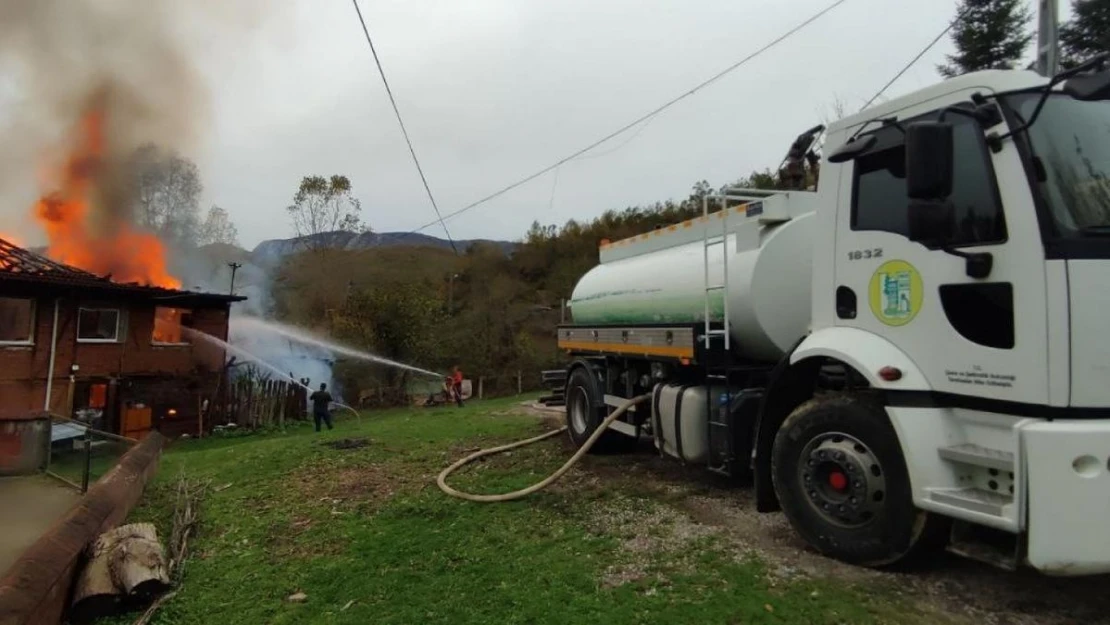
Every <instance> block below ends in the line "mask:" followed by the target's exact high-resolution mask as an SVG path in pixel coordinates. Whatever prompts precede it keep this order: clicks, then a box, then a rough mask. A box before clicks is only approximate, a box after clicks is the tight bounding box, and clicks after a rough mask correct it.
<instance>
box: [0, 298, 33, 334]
mask: <svg viewBox="0 0 1110 625" xmlns="http://www.w3.org/2000/svg"><path fill="white" fill-rule="evenodd" d="M34 323H35V300H33V299H30V298H25V297H0V345H2V344H9V345H13V344H14V345H29V344H30V343H32V342H33V338H32V337H33V334H34Z"/></svg>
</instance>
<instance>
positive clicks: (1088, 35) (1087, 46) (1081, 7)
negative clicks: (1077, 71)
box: [1060, 0, 1110, 67]
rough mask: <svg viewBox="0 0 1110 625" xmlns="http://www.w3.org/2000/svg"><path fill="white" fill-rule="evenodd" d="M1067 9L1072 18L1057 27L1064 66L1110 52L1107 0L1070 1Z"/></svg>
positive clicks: (1109, 7) (1074, 64)
mask: <svg viewBox="0 0 1110 625" xmlns="http://www.w3.org/2000/svg"><path fill="white" fill-rule="evenodd" d="M1071 10H1072V13H1073V14H1074V16H1075V17H1074V18H1073V19H1072V20H1071V21H1070V22H1068V23H1066V24H1064V25H1063V26H1061V27H1060V48H1061V50H1060V52H1061V56H1062V57H1063V58H1062V59H1061V65H1063V66H1064V67H1074V66H1076V65H1078V64H1079V63H1081V62H1083V61H1086V60H1087V59H1090V58H1091V57H1093V56H1095V55H1097V54H1101V53H1104V52H1110V0H1072V3H1071Z"/></svg>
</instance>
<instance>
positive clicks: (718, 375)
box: [702, 196, 736, 476]
mask: <svg viewBox="0 0 1110 625" xmlns="http://www.w3.org/2000/svg"><path fill="white" fill-rule="evenodd" d="M711 199H713V200H717V199H719V200H720V209H719V211H718V212H715V213H712V214H711V213H710V212H709V204H710V200H711ZM729 212H730V211H729V207H728V197H727V196H719V197H715V198H710V197H709V196H706V197H703V198H702V221H703V222H704V224H705V230H704V237H703V247H704V249H703V257H702V259H703V262H704V271H703V277H704V284H705V311H704V315H705V317H704V321H705V328H704V331H703V333H702V340H703V341H704V343H705V344H704V347H705V350H704V352H703V354H704V363H703V366H704V368H705V383H706V393H705V397H706V402H707V404H708V405H707V406H706V409H707V410H708V412H707V415H708V428H709V432H708V437H709V441H708V442H709V470H710V471H713V472H714V473H719V474H721V475H725V476H731V475H733V463H734V462H735V459H736V456H735V452H734V450H733V449H732V447H733V445H732V441H733V434H732V423H731V422H732V418H731V415H730V414H729V407H730V406H731V404H732V389H731V388H730V380H731V376H730V375H729V374H730V368H731V364H732V359H731V351H732V332H731V330H732V327H731V324H730V321H729V317H728V304H729V302H728V299H729V297H728V295H729V294H728V266H729V252H728V215H729ZM711 215H712V216H711ZM714 220H716V221H718V222H720V224H721V229H720V234H711V233H712V232H713V231H714V230H716V227H715V226H716V224H714V223H713V222H714ZM718 246H720V250H721V251H720V254H721V276H722V277H721V282H720V283H719V284H718V283H712V282H710V268H711V263H710V251H711V249H713V250H714V252H715V249H714V248H717V247H718ZM718 293H719V294H720V297H721V300H722V302H721V303H722V310H721V312H722V314H721V317H722V318H721V319H720V321H719V322H717V321H716V320H715V319H714V316H713V312H714V310H713V309H714V306H713V305H712V304H713V300H714V298H715V296H716V295H717V294H718ZM722 387H723V392H724V394H725V396H726V398H727V400H726V401H725V403H724V407H723V408H722V406H721V404H720V395H719V392H720V390H721V388H722ZM715 389H716V390H718V393H714V392H713V391H714V390H715Z"/></svg>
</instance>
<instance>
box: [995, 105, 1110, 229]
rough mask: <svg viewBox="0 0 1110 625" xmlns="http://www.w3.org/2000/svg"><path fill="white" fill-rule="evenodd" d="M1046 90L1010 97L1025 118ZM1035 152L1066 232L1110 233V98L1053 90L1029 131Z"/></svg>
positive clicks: (1055, 217)
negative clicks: (1103, 99) (1081, 97)
mask: <svg viewBox="0 0 1110 625" xmlns="http://www.w3.org/2000/svg"><path fill="white" fill-rule="evenodd" d="M1039 97H1040V94H1037V93H1024V94H1016V95H1012V96H1009V97H1008V98H1007V102H1008V104H1009V105H1010V107H1011V110H1013V111H1014V112H1015V113H1016V114H1017V115H1018V117H1020V118H1021V121H1022V122H1024V121H1025V120H1028V119H1029V118H1030V117H1031V116H1032V115H1033V111H1034V109H1035V108H1036V106H1037V100H1038V98H1039ZM1028 133H1029V143H1030V144H1031V149H1032V152H1033V154H1032V157H1033V158H1034V159H1035V163H1036V164H1038V165H1039V166H1038V167H1037V169H1038V170H1043V172H1044V175H1043V180H1041V181H1040V188H1041V194H1042V196H1043V197H1044V200H1045V202H1046V203H1047V204H1048V208H1049V211H1050V212H1051V214H1052V219H1053V221H1054V222H1055V226H1056V233H1055V234H1056V235H1057V236H1061V237H1066V238H1067V237H1085V236H1108V235H1110V102H1082V101H1079V100H1074V99H1072V98H1071V97H1069V96H1066V95H1063V94H1053V95H1051V96H1049V98H1048V100H1047V101H1046V102H1045V106H1044V110H1042V111H1041V115H1040V117H1039V118H1038V119H1037V121H1036V123H1034V124H1033V126H1032V127H1031V128H1029V130H1028Z"/></svg>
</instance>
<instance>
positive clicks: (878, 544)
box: [771, 395, 944, 567]
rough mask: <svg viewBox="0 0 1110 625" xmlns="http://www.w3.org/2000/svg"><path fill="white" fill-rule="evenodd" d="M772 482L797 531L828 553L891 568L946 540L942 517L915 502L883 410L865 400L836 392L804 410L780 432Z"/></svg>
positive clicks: (799, 408) (794, 413) (890, 427)
mask: <svg viewBox="0 0 1110 625" xmlns="http://www.w3.org/2000/svg"><path fill="white" fill-rule="evenodd" d="M771 477H772V480H773V482H774V486H775V493H776V494H777V495H778V498H779V501H780V502H781V504H782V510H783V512H784V513H785V514H786V518H787V519H789V521H790V524H791V525H792V526H793V527H794V530H795V531H797V532H798V533H799V534H800V535H801V536H802V538H804V539H805V540H806V542H808V543H809V544H810V545H812V546H813V547H814V548H816V549H817V550H818V551H820V552H821V553H823V554H824V555H826V556H829V557H832V558H836V559H838V560H842V561H845V562H848V563H851V564H857V565H862V566H869V567H885V566H891V565H894V564H905V563H909V562H912V561H914V560H915V559H916V557H917V556H919V555H921V554H922V553H923V552H926V551H928V549H929V548H930V547H933V546H935V545H936V544H937V543H938V542H940V541H942V539H943V536H944V532H943V530H944V520H943V519H940V518H938V517H935V516H933V515H930V514H927V513H926V512H924V511H923V510H919V509H918V508H916V507H915V506H914V504H913V494H912V492H911V488H910V479H909V472H908V471H907V469H906V462H905V459H904V458H903V456H902V450H901V446H900V445H899V442H898V437H897V435H896V434H895V432H894V428H893V427H892V426H891V425H890V421H889V420H888V419H887V417H886V413H885V411H884V410H883V408H882V406H879V405H876V404H874V403H872V402H870V401H867V400H865V399H862V398H859V397H856V396H851V395H831V396H825V397H821V398H817V399H812V400H810V401H807V402H806V403H804V404H802V405H801V406H798V407H797V408H796V409H795V410H794V412H792V413H791V414H790V416H788V417H787V418H786V421H784V422H783V424H782V427H781V428H780V429H779V431H778V433H777V434H776V435H775V442H774V448H773V450H772V453H771Z"/></svg>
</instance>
